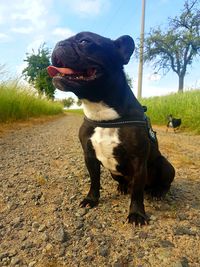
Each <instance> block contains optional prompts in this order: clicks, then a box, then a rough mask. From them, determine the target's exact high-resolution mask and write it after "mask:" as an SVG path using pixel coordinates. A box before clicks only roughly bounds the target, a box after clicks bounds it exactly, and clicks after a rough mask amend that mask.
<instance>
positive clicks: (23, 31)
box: [11, 27, 34, 34]
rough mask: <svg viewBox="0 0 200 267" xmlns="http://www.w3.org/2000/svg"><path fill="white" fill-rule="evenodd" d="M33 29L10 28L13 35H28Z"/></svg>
mask: <svg viewBox="0 0 200 267" xmlns="http://www.w3.org/2000/svg"><path fill="white" fill-rule="evenodd" d="M33 30H34V28H33V27H13V28H11V31H12V32H15V33H21V34H29V33H31V32H33Z"/></svg>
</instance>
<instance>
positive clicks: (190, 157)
mask: <svg viewBox="0 0 200 267" xmlns="http://www.w3.org/2000/svg"><path fill="white" fill-rule="evenodd" d="M81 121H82V117H81V116H79V115H68V116H65V117H61V118H59V119H57V120H55V121H51V122H47V123H44V124H38V125H33V126H31V127H22V128H21V129H17V130H12V131H10V132H8V133H7V134H4V135H3V136H2V137H1V138H0V266H19V267H21V266H28V267H33V266H35V267H54V266H56V267H62V266H70V267H71V266H73V267H75V266H81V267H82V266H84V267H87V266H89V267H90V266H96V267H97V266H100V267H101V266H110V267H111V266H113V267H129V266H133V267H134V266H136V267H148V266H152V267H165V266H166V267H187V266H191V267H195V266H198V267H199V266H200V182H199V167H200V163H199V161H198V160H199V159H200V151H199V148H200V136H189V135H186V134H181V133H177V134H174V133H172V132H169V133H166V132H165V129H164V128H158V127H156V130H157V134H158V139H159V142H160V148H161V151H162V152H163V153H164V155H165V156H167V157H168V158H169V159H170V160H171V161H172V163H173V164H174V166H175V167H176V171H177V174H176V179H175V182H174V183H173V185H172V188H171V191H170V193H169V194H168V195H167V197H166V199H165V200H164V201H152V200H148V199H145V206H146V211H147V213H148V214H149V215H150V216H151V222H150V225H148V226H144V227H142V228H135V227H133V226H132V225H130V224H128V223H127V221H126V217H127V215H128V208H129V196H121V195H119V194H118V193H117V191H116V186H117V185H116V183H115V181H113V180H112V178H111V177H110V175H109V173H108V172H107V171H106V170H102V190H101V199H100V203H99V206H98V207H97V208H94V209H92V210H88V209H81V208H79V203H80V201H81V200H82V198H83V197H84V196H85V195H86V193H87V191H88V187H89V178H88V174H87V171H86V169H85V166H84V162H83V155H82V150H81V147H80V144H79V141H78V137H77V136H78V128H79V126H80V124H81Z"/></svg>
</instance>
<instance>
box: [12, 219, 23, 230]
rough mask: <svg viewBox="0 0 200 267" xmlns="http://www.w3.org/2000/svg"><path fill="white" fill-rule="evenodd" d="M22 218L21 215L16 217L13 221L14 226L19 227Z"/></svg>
mask: <svg viewBox="0 0 200 267" xmlns="http://www.w3.org/2000/svg"><path fill="white" fill-rule="evenodd" d="M22 221H23V220H22V218H21V217H16V218H15V219H14V220H13V221H12V225H13V227H14V228H17V227H19V226H20V224H21V222H22Z"/></svg>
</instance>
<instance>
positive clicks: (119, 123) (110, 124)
mask: <svg viewBox="0 0 200 267" xmlns="http://www.w3.org/2000/svg"><path fill="white" fill-rule="evenodd" d="M84 120H85V121H87V123H89V124H90V125H91V126H93V127H101V128H121V127H123V126H128V127H131V126H136V127H145V128H146V129H147V132H148V136H149V138H150V139H151V140H152V141H153V142H157V138H156V132H155V131H154V130H153V129H152V126H151V122H150V119H149V117H147V116H146V115H145V114H144V118H143V120H123V119H121V118H120V119H116V120H110V121H93V120H91V119H88V118H87V117H84Z"/></svg>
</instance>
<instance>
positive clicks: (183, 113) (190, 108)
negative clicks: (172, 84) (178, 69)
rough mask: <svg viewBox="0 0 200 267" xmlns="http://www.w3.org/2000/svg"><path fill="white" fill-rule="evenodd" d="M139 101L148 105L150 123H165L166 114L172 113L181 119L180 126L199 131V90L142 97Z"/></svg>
mask: <svg viewBox="0 0 200 267" xmlns="http://www.w3.org/2000/svg"><path fill="white" fill-rule="evenodd" d="M140 102H141V103H142V104H143V105H145V106H147V107H148V111H147V115H148V116H149V117H150V118H151V121H152V124H158V125H166V123H167V115H169V114H172V115H173V116H174V117H175V118H181V119H182V126H181V127H182V128H184V129H186V130H192V131H194V132H196V133H198V134H199V133H200V90H191V91H186V92H184V93H176V94H170V95H167V96H160V97H150V98H143V99H141V101H140Z"/></svg>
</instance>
